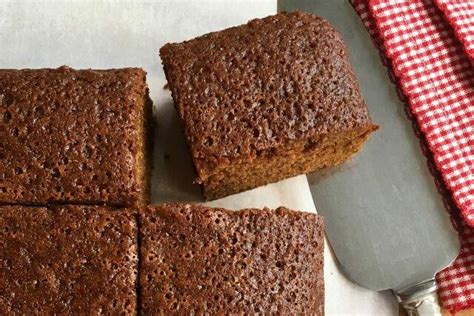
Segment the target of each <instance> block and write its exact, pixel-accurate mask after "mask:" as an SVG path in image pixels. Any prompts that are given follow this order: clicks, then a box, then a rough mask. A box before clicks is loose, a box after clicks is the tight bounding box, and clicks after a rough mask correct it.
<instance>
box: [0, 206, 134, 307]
mask: <svg viewBox="0 0 474 316" xmlns="http://www.w3.org/2000/svg"><path fill="white" fill-rule="evenodd" d="M137 235H138V233H137V225H136V221H135V217H134V215H131V214H130V212H129V211H127V210H123V211H117V210H111V209H109V208H106V207H92V206H63V207H60V206H58V207H53V208H42V207H25V206H3V207H0V249H1V250H0V314H1V315H96V314H113V315H118V314H128V315H132V314H135V312H136V284H137V280H136V278H137V268H138V267H137V265H138V259H137Z"/></svg>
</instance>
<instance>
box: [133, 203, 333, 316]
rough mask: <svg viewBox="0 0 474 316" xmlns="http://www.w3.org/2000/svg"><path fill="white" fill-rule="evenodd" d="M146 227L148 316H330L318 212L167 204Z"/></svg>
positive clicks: (155, 209)
mask: <svg viewBox="0 0 474 316" xmlns="http://www.w3.org/2000/svg"><path fill="white" fill-rule="evenodd" d="M140 222H141V224H140V225H141V229H140V232H141V233H140V236H141V245H142V247H141V257H142V260H141V267H140V287H141V298H140V301H141V307H140V308H141V310H142V312H143V314H145V315H172V314H176V315H202V314H206V315H235V314H242V315H253V314H257V313H260V314H281V315H289V314H291V315H302V314H307V315H323V313H324V278H323V250H324V249H323V247H324V239H323V222H322V219H321V217H319V216H318V215H315V214H310V213H304V212H296V211H292V210H289V209H286V208H283V207H280V208H278V209H277V210H274V211H273V210H269V209H263V210H258V209H245V210H241V211H229V210H225V209H218V208H215V209H213V208H208V207H204V206H199V205H189V204H164V205H161V206H149V207H148V209H147V210H146V211H145V212H143V214H141V220H140Z"/></svg>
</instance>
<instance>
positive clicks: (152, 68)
mask: <svg viewBox="0 0 474 316" xmlns="http://www.w3.org/2000/svg"><path fill="white" fill-rule="evenodd" d="M275 12H276V1H273V0H260V1H237V0H225V1H217V0H216V1H171V0H170V1H155V2H150V1H100V2H98V1H85V0H83V1H68V2H65V1H64V2H51V1H18V0H16V1H1V2H0V68H40V67H59V66H61V65H68V66H71V67H75V68H112V67H128V66H136V67H143V68H144V69H145V70H146V71H147V72H148V85H149V87H150V92H151V97H152V99H153V101H154V104H155V116H156V118H157V121H158V128H157V129H156V132H155V137H156V140H155V150H154V172H153V187H152V193H153V202H155V203H159V202H163V201H193V202H199V201H200V199H201V197H200V192H199V188H198V187H197V186H195V185H193V184H192V177H193V171H192V166H191V160H190V157H189V155H188V153H187V151H186V147H185V145H184V139H183V135H182V133H181V130H180V127H179V124H178V121H177V118H176V115H175V112H174V109H173V107H172V101H171V97H170V93H169V91H166V90H164V89H163V86H164V84H165V78H164V74H163V71H162V68H161V62H160V59H159V56H158V50H159V48H160V47H161V46H162V45H163V44H165V43H166V42H170V41H172V42H176V41H182V40H185V39H190V38H192V37H194V36H197V35H200V34H203V33H207V32H210V31H216V30H219V29H223V28H226V27H229V26H233V25H237V24H242V23H245V22H246V21H247V20H249V19H252V18H257V17H263V16H266V15H270V14H274V13H275ZM208 204H209V205H213V206H222V207H227V208H231V209H240V208H244V207H263V206H268V207H272V208H273V207H277V206H280V205H284V206H287V207H290V208H294V209H298V210H304V211H309V212H315V211H316V209H315V206H314V203H313V200H312V198H311V193H310V191H309V187H308V184H307V181H306V177H305V176H299V177H295V178H292V179H288V180H285V181H281V182H279V183H276V184H271V185H268V186H265V187H262V188H258V189H255V190H252V191H248V192H244V193H241V194H237V195H234V196H230V197H227V198H224V199H221V200H218V201H213V202H211V203H208ZM316 204H317V201H316ZM325 279H326V313H327V314H328V315H336V314H351V315H355V314H359V315H391V314H396V310H397V306H396V303H395V301H394V299H393V297H392V296H391V295H390V294H389V293H376V292H372V291H368V290H365V289H362V288H360V287H358V286H356V285H354V284H353V283H351V282H349V281H348V280H347V279H346V278H345V277H344V276H343V275H342V274H341V273H340V272H339V270H338V269H337V266H336V264H335V260H334V258H333V256H332V254H331V252H330V251H329V247H326V260H325Z"/></svg>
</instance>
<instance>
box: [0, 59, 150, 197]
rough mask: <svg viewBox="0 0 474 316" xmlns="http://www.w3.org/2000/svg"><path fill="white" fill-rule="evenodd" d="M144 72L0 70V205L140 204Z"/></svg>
mask: <svg viewBox="0 0 474 316" xmlns="http://www.w3.org/2000/svg"><path fill="white" fill-rule="evenodd" d="M145 80H146V73H145V72H144V71H143V70H142V69H139V68H125V69H109V70H74V69H71V68H68V67H61V68H58V69H24V70H6V69H3V70H0V119H1V121H0V133H1V135H2V141H1V142H0V156H1V159H0V179H1V180H2V181H1V182H0V204H12V203H19V204H27V205H45V204H47V203H75V204H107V205H114V206H127V205H135V204H146V203H147V201H148V196H149V179H148V178H149V173H150V170H149V169H150V167H149V165H150V164H149V162H148V161H149V157H148V155H149V151H150V149H149V147H150V143H151V141H150V139H149V138H148V137H147V126H148V125H149V124H150V122H151V115H152V114H151V111H152V110H151V101H150V99H149V97H148V89H147V85H146V82H145Z"/></svg>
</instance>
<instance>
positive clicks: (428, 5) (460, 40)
mask: <svg viewBox="0 0 474 316" xmlns="http://www.w3.org/2000/svg"><path fill="white" fill-rule="evenodd" d="M352 4H353V6H354V8H355V10H356V11H357V13H358V14H359V16H360V17H361V19H362V21H363V22H364V24H365V26H366V27H367V29H368V31H369V33H370V34H371V35H372V38H373V39H374V42H375V43H376V44H377V45H378V47H379V49H380V51H381V53H382V56H383V57H384V58H386V60H388V61H389V62H388V64H387V66H388V67H390V68H391V71H392V73H393V74H394V75H395V77H396V82H397V84H398V87H399V90H401V92H402V96H403V98H406V101H407V102H408V106H409V109H410V112H411V115H412V116H413V117H414V119H415V121H416V123H417V128H419V130H420V131H421V137H423V142H426V144H427V145H428V147H429V153H428V155H429V158H432V161H433V162H434V165H435V168H436V169H437V170H435V172H434V173H435V174H439V175H440V176H441V177H442V180H441V181H440V183H441V184H442V185H444V186H445V187H446V188H447V189H448V190H447V192H448V194H451V195H452V199H453V200H454V201H455V203H456V205H457V208H456V207H455V208H456V210H457V212H458V213H460V214H461V216H462V218H463V220H464V221H459V217H458V216H457V215H458V214H455V211H454V212H453V213H452V219H453V224H455V227H456V229H457V230H458V232H459V236H460V239H461V244H462V250H461V254H460V255H459V257H458V258H457V259H456V261H455V262H454V263H453V264H452V265H451V266H450V267H449V268H447V269H445V270H443V271H441V272H440V273H439V274H438V275H437V280H438V284H439V287H440V288H439V292H438V294H439V298H440V301H441V304H442V305H443V307H444V308H446V309H447V310H449V311H451V312H456V311H459V310H463V309H467V308H474V229H473V228H471V227H470V226H474V67H473V65H474V62H473V64H471V61H474V2H470V1H469V0H465V1H454V0H451V1H450V0H435V1H429V0H352ZM441 190H442V189H441ZM448 204H449V203H447V205H448Z"/></svg>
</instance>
